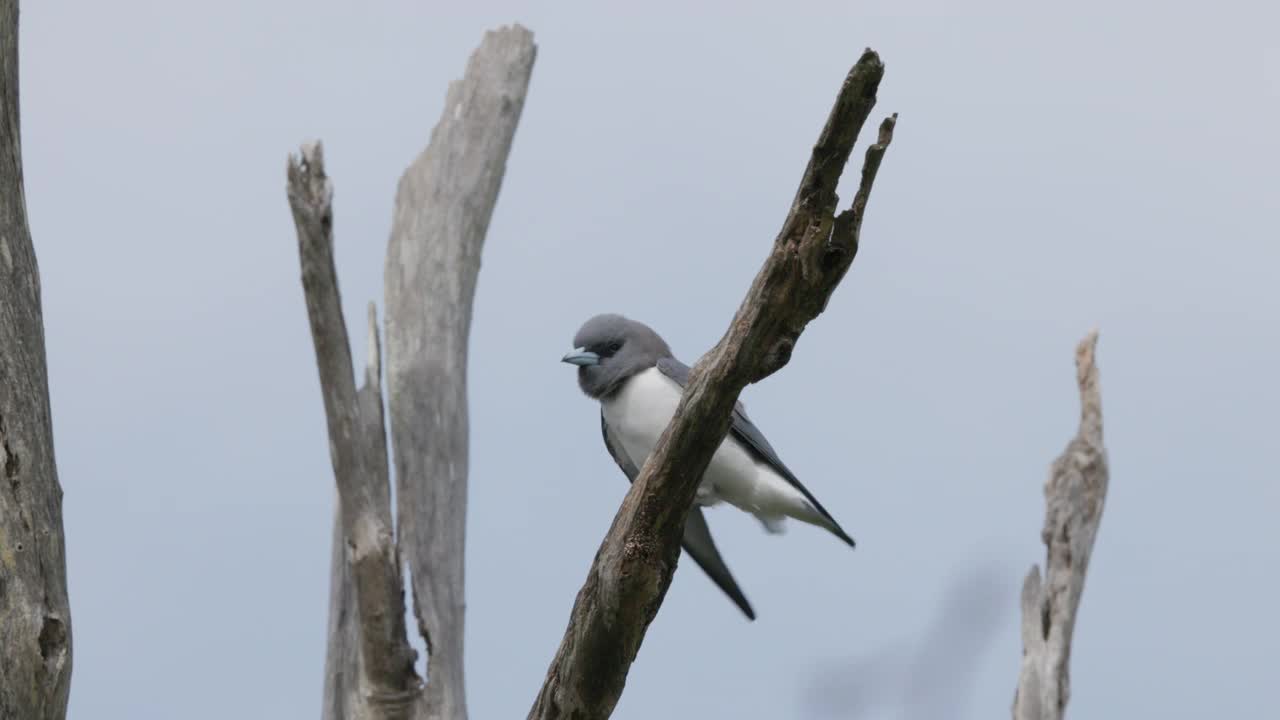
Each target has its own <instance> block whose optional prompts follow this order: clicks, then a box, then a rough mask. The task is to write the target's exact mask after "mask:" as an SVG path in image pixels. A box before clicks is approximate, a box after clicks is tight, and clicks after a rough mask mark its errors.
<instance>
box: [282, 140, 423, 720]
mask: <svg viewBox="0 0 1280 720" xmlns="http://www.w3.org/2000/svg"><path fill="white" fill-rule="evenodd" d="M288 194H289V207H290V208H291V209H292V210H293V220H294V224H295V226H296V227H297V231H298V254H299V257H300V260H301V264H302V287H303V292H304V293H305V295H306V304H307V317H308V319H309V320H310V323H311V338H312V341H313V343H314V345H315V351H316V365H317V367H318V368H319V371H320V388H321V392H322V394H323V396H324V409H325V417H326V419H327V421H328V427H329V454H330V458H331V460H332V462H333V471H334V477H335V479H336V480H337V486H338V500H339V507H340V512H341V517H342V531H343V535H344V537H345V538H346V541H347V554H348V558H349V562H350V567H351V579H352V581H353V583H354V587H355V601H356V602H355V607H356V612H357V614H358V616H359V619H360V626H359V637H360V648H361V654H360V663H359V665H360V667H361V668H362V675H363V678H362V680H361V682H362V685H361V687H362V688H363V689H364V691H365V692H363V693H362V694H361V696H360V700H359V703H360V707H361V710H360V711H359V712H358V714H359V716H360V717H370V718H377V719H379V720H380V719H382V718H387V719H391V718H408V717H410V713H411V711H412V708H413V706H414V704H415V702H416V699H417V696H418V694H419V693H420V691H421V686H422V683H421V681H420V679H419V678H418V675H417V673H416V672H415V670H414V668H413V663H414V659H415V658H416V653H415V652H414V650H413V648H411V647H410V646H409V641H408V636H407V635H406V633H405V625H404V583H403V581H402V579H401V576H400V567H399V561H398V557H397V554H396V545H395V540H394V535H393V533H392V526H391V485H390V480H389V478H388V477H387V457H386V441H385V437H384V430H383V424H382V401H381V390H380V387H379V383H378V371H379V368H378V361H377V353H376V352H374V353H372V355H373V357H372V358H371V360H372V362H371V363H370V368H369V371H368V373H367V374H366V382H365V388H364V390H363V391H361V392H360V393H357V392H356V386H355V379H354V376H353V373H352V365H351V352H350V348H349V346H348V343H347V327H346V322H345V321H344V320H343V317H342V300H341V298H340V296H339V294H338V278H337V273H336V271H335V270H334V264H333V185H332V183H330V182H329V178H328V177H327V176H326V175H325V172H324V154H323V152H322V148H321V146H320V144H319V143H315V144H311V145H305V146H303V148H302V151H301V152H300V153H299V154H298V155H297V156H291V157H290V158H289V167H288ZM373 332H375V333H376V329H375V330H373ZM326 705H328V701H326Z"/></svg>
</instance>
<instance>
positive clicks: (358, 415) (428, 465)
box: [288, 26, 536, 720]
mask: <svg viewBox="0 0 1280 720" xmlns="http://www.w3.org/2000/svg"><path fill="white" fill-rule="evenodd" d="M535 54H536V48H535V46H534V44H533V34H532V33H530V32H529V31H528V30H526V29H524V28H522V27H519V26H515V27H511V28H502V29H499V30H497V31H491V32H488V33H486V34H485V37H484V40H483V41H482V42H481V44H480V47H479V48H477V49H476V51H475V52H474V53H473V54H472V56H471V59H470V61H469V62H468V64H467V70H466V73H465V75H464V76H463V78H462V79H461V80H460V81H458V82H455V83H453V84H451V85H450V87H449V92H448V95H447V97H446V100H445V109H444V113H443V116H442V119H441V120H440V122H439V124H438V125H437V126H436V128H435V130H434V132H433V133H432V135H431V142H430V143H429V145H428V146H427V149H426V150H425V151H424V152H423V153H422V155H420V156H419V157H418V158H417V160H415V161H414V162H413V164H412V165H411V166H410V167H409V169H408V170H406V171H405V173H404V176H403V177H402V178H401V179H400V186H399V190H398V193H397V197H396V209H395V217H394V224H393V228H392V233H391V239H390V243H389V245H388V248H387V266H386V284H387V287H386V302H387V360H388V373H387V376H388V390H389V393H390V412H389V417H390V421H391V428H392V435H393V437H394V440H395V444H394V449H395V458H396V479H397V513H398V518H397V519H398V527H399V533H398V538H397V539H393V535H392V524H391V501H390V484H389V480H388V474H389V472H388V464H387V438H386V431H385V425H384V423H383V404H382V402H383V401H382V388H381V384H380V380H381V375H382V361H381V356H382V352H381V347H380V345H379V342H378V327H377V317H376V314H375V311H374V307H373V305H372V304H370V306H369V365H368V368H367V369H366V372H365V383H364V386H363V387H361V389H360V391H359V392H358V393H357V392H356V390H355V382H354V380H353V378H352V365H351V355H350V351H349V349H348V345H347V331H346V326H345V324H344V321H343V318H342V304H341V299H340V298H339V295H338V283H337V276H336V272H335V270H334V266H333V209H332V197H333V189H332V185H331V184H330V182H329V180H328V178H327V177H325V174H324V159H323V154H322V152H321V148H320V145H319V144H318V143H317V144H315V145H308V146H304V147H303V148H302V152H301V154H300V155H299V156H298V157H297V158H290V161H289V172H288V178H289V205H290V207H291V208H292V209H293V216H294V223H295V225H296V226H297V230H298V247H299V254H300V257H301V261H302V284H303V289H304V292H305V294H306V299H307V314H308V317H309V318H310V321H311V332H312V339H313V340H314V342H315V348H316V360H317V364H318V366H319V369H320V385H321V389H322V391H323V393H324V404H325V415H326V417H327V419H328V425H329V446H330V453H331V454H332V459H333V466H334V475H335V477H336V478H337V485H338V496H339V497H338V499H339V513H338V521H337V522H336V523H335V528H334V548H333V555H332V558H331V563H332V568H331V587H330V599H329V646H328V652H327V656H326V661H325V697H324V705H323V708H324V710H323V718H324V720H352V719H354V718H360V719H363V718H366V717H374V718H391V717H396V718H399V717H405V718H408V717H413V718H419V719H422V718H438V719H440V720H465V718H466V699H465V694H464V690H465V688H464V686H463V667H462V661H463V658H462V638H463V575H462V571H463V559H464V556H463V551H464V539H465V534H464V529H465V525H464V523H465V520H466V497H467V495H466V481H467V405H466V362H467V341H468V337H469V335H470V329H471V307H472V301H473V298H474V293H475V285H476V275H477V273H478V272H479V269H480V250H481V247H482V246H483V244H484V237H485V233H486V231H487V229H488V226H489V220H490V217H491V216H492V214H493V209H494V206H495V205H496V203H497V199H498V191H499V188H500V187H501V185H502V176H503V174H504V172H505V169H506V161H507V156H508V154H509V153H510V150H511V144H512V140H513V138H514V136H515V129H516V125H517V123H518V122H519V120H520V112H521V110H522V108H523V107H524V98H525V94H526V93H527V91H528V87H529V77H530V74H531V73H532V70H533V61H534V56H535ZM401 558H403V559H404V560H405V561H406V562H407V563H408V566H409V568H410V572H411V583H412V587H413V589H414V614H415V616H416V618H417V621H418V627H419V631H420V632H421V633H422V636H423V638H424V639H425V640H426V643H427V648H428V658H427V683H426V686H425V689H424V687H423V685H422V683H421V681H420V680H419V678H418V676H417V674H416V672H415V671H414V668H413V662H414V659H415V653H414V651H413V650H412V648H411V647H410V646H409V644H408V637H407V634H406V628H405V625H404V615H405V613H404V583H403V579H402V577H401V575H400V568H401V565H400V562H401ZM357 647H358V650H357Z"/></svg>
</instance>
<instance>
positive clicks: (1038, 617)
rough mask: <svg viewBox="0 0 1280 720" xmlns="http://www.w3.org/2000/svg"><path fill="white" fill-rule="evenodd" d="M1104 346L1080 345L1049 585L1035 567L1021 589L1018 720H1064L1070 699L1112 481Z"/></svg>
mask: <svg viewBox="0 0 1280 720" xmlns="http://www.w3.org/2000/svg"><path fill="white" fill-rule="evenodd" d="M1097 344H1098V333H1097V332H1096V331H1094V332H1092V333H1090V334H1089V335H1088V337H1086V338H1085V339H1084V340H1082V341H1080V344H1079V345H1078V346H1077V347H1076V380H1077V382H1078V383H1079V386H1080V429H1079V431H1078V432H1077V434H1076V436H1075V438H1073V439H1072V440H1071V442H1070V443H1069V444H1068V445H1067V449H1066V450H1065V451H1063V453H1062V455H1060V456H1059V457H1058V459H1056V460H1054V462H1053V467H1052V468H1051V470H1050V473H1049V479H1048V480H1047V481H1046V482H1045V485H1044V495H1045V516H1044V529H1043V530H1042V531H1041V539H1042V540H1043V541H1044V544H1045V547H1046V549H1047V554H1046V558H1045V575H1044V580H1043V582H1042V581H1041V579H1040V568H1039V567H1038V566H1032V567H1031V572H1030V573H1028V574H1027V579H1026V581H1025V582H1024V583H1023V586H1022V648H1023V649H1022V669H1021V672H1020V673H1019V675H1018V689H1017V692H1016V693H1015V695H1014V699H1013V718H1014V720H1061V719H1062V717H1063V715H1064V714H1065V712H1066V708H1067V700H1068V699H1069V698H1070V695H1071V679H1070V661H1071V636H1072V633H1073V632H1074V630H1075V624H1076V611H1077V609H1078V608H1079V607H1080V596H1081V594H1083V593H1084V579H1085V573H1086V572H1088V570H1089V558H1090V556H1091V555H1092V554H1093V542H1094V539H1095V538H1096V537H1097V535H1098V525H1099V523H1101V522H1102V509H1103V505H1104V502H1105V500H1106V496H1107V484H1108V482H1109V472H1108V469H1107V451H1106V448H1105V447H1104V446H1103V443H1102V394H1101V391H1100V390H1099V387H1098V366H1097V364H1096V362H1095V359H1094V351H1095V349H1096V348H1097Z"/></svg>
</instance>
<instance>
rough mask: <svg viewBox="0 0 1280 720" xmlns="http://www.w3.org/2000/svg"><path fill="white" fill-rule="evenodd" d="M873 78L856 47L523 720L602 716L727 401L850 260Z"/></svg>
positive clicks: (676, 544)
mask: <svg viewBox="0 0 1280 720" xmlns="http://www.w3.org/2000/svg"><path fill="white" fill-rule="evenodd" d="M883 74H884V66H883V65H882V64H881V62H880V58H879V56H877V55H876V53H874V52H872V51H871V50H867V51H866V52H865V53H863V55H862V57H861V58H860V59H859V60H858V62H857V64H855V65H854V66H853V68H852V69H851V70H850V71H849V74H848V76H847V77H846V78H845V81H844V84H843V86H842V87H841V88H840V92H839V95H838V96H837V97H836V101H835V105H834V107H833V108H832V110H831V114H830V116H829V117H828V119H827V123H826V126H825V127H824V128H823V130H822V133H821V135H820V136H819V138H818V141H817V143H816V144H815V145H814V147H813V151H812V154H811V156H810V159H809V164H808V167H806V169H805V171H804V175H803V177H802V179H801V181H800V188H799V190H798V191H797V193H796V196H795V199H794V201H793V203H792V206H791V210H790V212H789V213H788V214H787V217H786V220H785V222H784V223H783V226H782V231H781V232H780V233H779V234H778V236H777V239H776V240H775V241H774V245H773V249H772V251H771V252H770V254H769V256H768V258H767V259H766V260H765V262H764V266H763V267H762V268H761V269H760V272H759V273H758V274H757V275H756V278H755V281H754V282H753V283H752V285H751V289H750V290H749V291H748V292H747V296H746V299H745V300H744V301H743V302H742V305H741V307H739V309H738V312H737V314H736V315H735V317H734V318H733V322H732V323H731V324H730V325H729V329H728V331H727V332H726V333H725V335H724V337H723V338H721V340H720V342H718V343H717V344H716V346H715V347H714V348H712V349H711V351H710V352H708V353H707V354H706V355H704V356H703V357H702V359H701V360H699V361H698V363H697V365H695V366H694V368H693V372H692V375H691V377H690V381H689V384H688V386H687V388H686V391H685V393H684V396H683V397H682V398H681V400H680V405H679V407H678V408H677V410H676V414H675V417H674V418H673V419H672V421H671V424H670V425H669V426H668V427H667V429H666V431H665V432H664V433H663V435H662V438H661V439H660V440H659V441H658V445H657V447H656V448H655V449H654V451H653V453H652V454H651V455H650V456H649V459H648V461H647V462H646V463H645V465H644V468H643V469H642V470H641V472H640V475H639V477H637V478H636V481H635V483H634V484H633V485H632V486H631V489H630V490H629V491H628V493H627V495H626V498H625V499H624V500H623V502H622V507H621V508H620V509H619V510H618V513H617V515H616V517H615V518H614V521H613V525H612V526H611V527H610V529H609V532H608V534H607V535H606V536H605V538H604V542H603V543H602V544H601V546H600V549H599V551H597V553H596V557H595V560H594V561H593V562H592V565H591V569H590V571H589V572H588V574H587V579H586V582H585V583H584V584H583V586H582V589H581V590H580V591H579V592H578V596H577V599H576V601H575V602H574V606H573V610H572V612H571V614H570V618H569V625H568V628H567V629H566V631H565V634H564V638H563V640H562V641H561V643H560V647H559V650H558V651H557V652H556V655H555V657H554V659H553V660H552V661H551V666H550V668H549V669H548V671H547V676H546V679H545V682H544V684H543V686H542V689H541V691H540V692H539V694H538V697H537V700H536V701H535V702H534V705H533V708H532V710H531V711H530V713H529V718H531V719H536V720H550V719H551V718H575V719H577V720H586V719H588V718H605V717H608V716H609V714H610V713H611V712H612V711H613V708H614V706H615V705H616V703H617V701H618V698H619V697H620V696H621V694H622V690H623V686H624V684H625V682H626V676H627V671H628V670H629V669H630V667H631V663H632V661H633V660H634V659H635V657H636V653H637V652H638V651H639V649H640V643H641V641H642V640H643V638H644V634H645V631H646V630H647V628H648V626H649V623H650V622H651V621H652V620H653V618H654V616H655V615H656V613H657V611H658V607H659V605H660V604H661V602H662V599H663V596H664V595H665V594H666V591H667V588H668V587H669V585H670V583H671V576H672V573H673V572H674V570H675V566H676V560H677V558H678V557H679V553H680V537H681V533H682V529H683V528H684V522H685V517H686V516H687V515H688V512H689V508H690V506H691V504H692V502H693V497H694V492H695V490H696V488H697V486H698V482H699V480H700V478H701V477H702V474H703V472H704V471H705V470H706V467H707V464H708V463H709V462H710V459H711V455H712V454H713V453H714V451H715V448H716V447H717V446H718V445H719V444H720V442H721V441H722V440H723V439H724V436H725V434H726V432H727V431H728V429H729V419H730V413H731V412H732V410H733V407H734V403H735V402H736V401H737V399H738V394H739V393H740V392H741V391H742V389H743V388H744V387H745V386H746V385H747V384H749V383H753V382H758V381H760V380H761V379H763V378H765V377H767V376H768V375H770V374H771V373H773V372H775V371H777V370H778V369H779V368H781V367H782V366H783V365H785V364H786V363H787V361H788V360H789V359H790V357H791V352H792V349H793V348H794V347H795V343H796V341H797V340H798V338H799V337H800V333H801V332H802V331H803V330H804V328H805V326H806V325H807V324H808V323H809V321H810V320H812V319H814V318H815V317H817V315H818V314H819V313H821V312H822V311H823V309H824V308H825V307H826V304H827V300H828V299H829V298H830V296H831V293H832V291H834V290H835V288H836V286H837V285H838V284H839V282H840V279H841V278H842V277H844V274H845V272H846V271H847V270H848V269H849V266H850V264H851V263H852V262H853V259H854V256H855V254H856V253H857V250H858V240H859V233H860V229H861V225H862V219H863V216H864V213H865V210H866V205H867V201H868V199H869V197H870V193H871V187H872V183H873V182H874V180H875V176H876V172H877V171H878V169H879V167H880V162H881V159H882V158H883V156H884V153H885V150H886V149H887V148H888V146H889V142H890V140H891V139H892V136H893V128H894V123H895V119H896V116H894V117H890V118H886V119H885V120H884V122H883V123H881V125H880V132H879V137H878V138H877V140H876V142H875V143H874V144H872V145H871V146H870V147H869V148H868V149H867V152H866V157H865V159H864V161H863V167H862V177H861V181H860V184H859V187H858V190H857V192H856V194H855V195H854V199H853V203H852V204H851V206H850V207H849V208H848V209H846V210H844V211H842V212H838V213H837V206H838V202H839V201H838V198H837V197H836V183H837V182H838V181H839V179H840V175H841V174H842V172H843V171H844V168H845V165H846V163H847V162H848V159H849V156H850V154H851V153H852V151H853V146H854V143H855V141H856V140H857V137H858V133H859V131H860V130H861V129H862V126H863V123H864V122H865V121H866V119H867V116H868V115H869V114H870V113H871V109H872V107H873V106H874V105H875V100H876V89H877V88H878V87H879V84H880V79H881V77H882V76H883Z"/></svg>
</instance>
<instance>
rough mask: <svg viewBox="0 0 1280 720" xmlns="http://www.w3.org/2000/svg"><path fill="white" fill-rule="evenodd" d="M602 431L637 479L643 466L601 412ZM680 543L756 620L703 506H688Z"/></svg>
mask: <svg viewBox="0 0 1280 720" xmlns="http://www.w3.org/2000/svg"><path fill="white" fill-rule="evenodd" d="M600 431H601V433H602V434H603V435H604V445H605V447H606V448H608V449H609V454H610V455H612V456H613V460H614V462H616V463H618V467H619V468H622V472H623V473H624V474H625V475H626V476H627V481H628V482H635V481H636V477H637V476H638V475H639V474H640V468H638V467H636V464H635V463H633V462H632V461H631V458H630V457H629V456H628V455H627V451H626V450H624V449H623V447H622V443H620V442H618V441H617V439H616V438H615V437H614V436H613V434H612V433H610V432H609V424H608V423H606V422H605V420H604V414H603V413H602V414H601V415H600ZM680 544H681V546H682V547H683V548H684V550H685V552H687V553H689V557H691V558H693V561H694V562H696V563H698V567H700V568H702V571H703V572H705V573H706V574H707V576H708V577H710V578H711V580H712V581H713V582H715V584H716V585H718V586H719V587H720V589H721V590H723V591H724V594H725V595H728V596H729V599H730V600H733V602H734V604H735V605H737V606H738V608H739V609H740V610H742V612H743V614H745V615H746V616H747V617H748V618H750V619H752V620H755V619H756V613H755V611H754V610H752V609H751V603H749V602H747V597H746V596H745V595H743V594H742V590H741V589H740V588H739V587H738V583H737V582H736V581H734V579H733V574H732V573H730V572H729V566H728V565H725V563H724V559H723V558H721V557H720V551H719V550H717V549H716V543H715V540H713V539H712V538H711V529H710V528H709V527H707V519H706V517H704V516H703V514H702V508H700V507H698V506H696V505H695V506H694V507H692V508H690V509H689V517H688V519H687V520H685V523H684V537H683V538H682V539H681V542H680Z"/></svg>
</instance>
